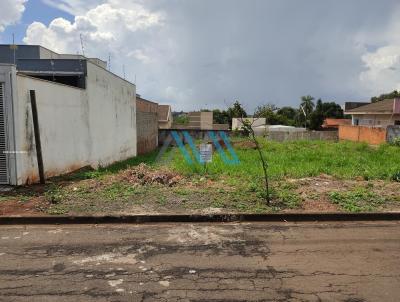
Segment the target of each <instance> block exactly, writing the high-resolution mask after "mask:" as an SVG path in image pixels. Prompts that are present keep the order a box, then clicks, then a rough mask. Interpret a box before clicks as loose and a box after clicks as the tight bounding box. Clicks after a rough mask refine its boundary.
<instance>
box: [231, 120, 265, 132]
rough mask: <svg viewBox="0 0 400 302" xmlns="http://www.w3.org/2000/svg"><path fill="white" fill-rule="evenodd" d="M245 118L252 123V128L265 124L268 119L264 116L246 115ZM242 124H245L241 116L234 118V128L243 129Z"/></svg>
mask: <svg viewBox="0 0 400 302" xmlns="http://www.w3.org/2000/svg"><path fill="white" fill-rule="evenodd" d="M243 120H244V121H249V122H250V123H252V128H255V127H259V126H264V125H265V123H266V119H265V118H264V117H260V118H252V117H244V118H243ZM242 126H243V123H242V119H240V118H233V119H232V130H235V129H241V128H242Z"/></svg>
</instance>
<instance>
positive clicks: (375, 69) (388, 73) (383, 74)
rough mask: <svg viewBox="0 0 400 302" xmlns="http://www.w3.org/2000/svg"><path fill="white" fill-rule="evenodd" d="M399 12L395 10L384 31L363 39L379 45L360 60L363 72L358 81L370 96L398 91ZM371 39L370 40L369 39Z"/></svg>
mask: <svg viewBox="0 0 400 302" xmlns="http://www.w3.org/2000/svg"><path fill="white" fill-rule="evenodd" d="M399 17H400V10H399V9H395V10H394V12H393V14H392V17H391V19H390V20H389V22H388V24H387V26H386V28H385V30H384V31H382V32H381V33H380V35H378V34H377V33H373V34H372V35H370V36H369V37H365V39H368V41H369V42H374V41H375V42H376V43H379V46H378V47H376V49H374V50H370V51H365V53H364V54H363V55H362V57H361V60H362V62H363V63H364V67H365V70H363V71H362V72H361V73H360V81H361V83H362V85H363V87H364V89H366V90H367V91H368V92H369V93H370V94H371V95H378V94H382V93H386V92H390V91H393V90H395V89H396V90H400V37H399V36H398V32H399V30H400V21H399ZM371 37H372V38H371Z"/></svg>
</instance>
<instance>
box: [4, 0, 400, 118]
mask: <svg viewBox="0 0 400 302" xmlns="http://www.w3.org/2000/svg"><path fill="white" fill-rule="evenodd" d="M399 32H400V2H399V1H397V0H380V1H365V0H346V1H341V0H340V1H338V0H324V1H320V0H1V1H0V43H11V42H12V35H13V34H14V35H15V41H16V43H21V44H40V45H42V46H45V47H47V48H50V49H52V50H54V51H56V52H60V53H74V54H76V53H82V48H81V43H80V36H82V39H83V46H84V52H85V55H86V56H88V57H98V58H100V59H103V60H105V61H108V60H109V58H110V63H111V64H110V65H111V66H110V69H111V71H112V72H114V73H116V74H118V75H121V76H122V75H123V70H125V76H126V78H127V79H128V80H130V81H132V82H135V83H136V85H137V93H139V94H141V96H142V97H145V98H147V99H150V100H154V101H157V102H159V103H164V104H171V105H172V107H173V110H175V111H180V110H198V109H214V108H220V109H224V108H226V107H227V106H230V105H231V104H232V103H233V102H234V101H235V100H239V101H240V102H241V103H242V104H243V105H244V106H245V108H246V109H247V111H249V112H251V111H253V110H254V109H255V108H256V107H257V106H258V105H262V104H267V103H271V104H275V105H277V106H278V107H283V106H286V105H289V106H295V107H298V105H299V102H300V97H301V96H302V95H312V96H314V97H315V98H321V99H322V100H324V101H335V102H337V103H339V104H342V103H344V102H345V101H368V100H369V99H370V97H371V96H374V95H378V94H382V93H385V92H390V91H393V90H395V89H399V90H400V35H399V34H398V33H399Z"/></svg>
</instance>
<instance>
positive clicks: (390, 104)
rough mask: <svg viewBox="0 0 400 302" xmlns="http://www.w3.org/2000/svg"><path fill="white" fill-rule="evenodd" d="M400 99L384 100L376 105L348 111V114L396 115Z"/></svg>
mask: <svg viewBox="0 0 400 302" xmlns="http://www.w3.org/2000/svg"><path fill="white" fill-rule="evenodd" d="M398 101H400V99H389V100H383V101H379V102H376V103H370V104H368V105H364V106H360V107H357V108H354V109H351V110H347V111H346V113H348V114H357V113H358V114H392V113H395V107H396V106H395V102H398Z"/></svg>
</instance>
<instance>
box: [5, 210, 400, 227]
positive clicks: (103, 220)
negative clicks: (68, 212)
mask: <svg viewBox="0 0 400 302" xmlns="http://www.w3.org/2000/svg"><path fill="white" fill-rule="evenodd" d="M379 220H382V221H384V220H400V212H380V213H276V214H229V213H228V214H207V215H197V214H196V215H191V214H177V215H162V214H160V215H122V216H107V215H105V216H0V225H24V224H110V223H137V224H142V223H168V222H180V223H196V222H198V223H201V222H257V221H258V222H262V221H265V222H268V221H275V222H279V221H281V222H285V221H287V222H301V221H304V222H307V221H379Z"/></svg>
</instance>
